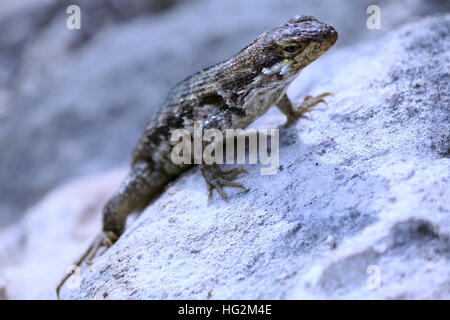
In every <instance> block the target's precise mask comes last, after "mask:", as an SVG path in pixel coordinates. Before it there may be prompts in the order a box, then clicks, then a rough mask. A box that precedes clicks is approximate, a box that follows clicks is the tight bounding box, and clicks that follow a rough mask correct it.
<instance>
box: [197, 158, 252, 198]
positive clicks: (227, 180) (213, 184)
mask: <svg viewBox="0 0 450 320" xmlns="http://www.w3.org/2000/svg"><path fill="white" fill-rule="evenodd" d="M200 170H201V172H202V175H203V177H204V178H205V181H206V184H207V185H208V202H209V201H210V200H211V197H212V191H213V189H216V190H217V192H218V193H219V194H220V195H221V196H222V198H223V199H225V201H227V202H228V197H227V195H226V194H225V192H224V191H223V190H222V187H225V186H227V187H236V188H241V189H244V190H245V191H248V189H247V188H246V187H244V186H243V185H242V184H240V183H239V182H234V181H233V180H234V179H236V178H237V176H238V175H240V174H241V173H247V171H246V170H244V169H238V168H234V169H231V170H228V171H222V170H221V169H220V167H219V165H217V164H211V165H206V164H202V165H200Z"/></svg>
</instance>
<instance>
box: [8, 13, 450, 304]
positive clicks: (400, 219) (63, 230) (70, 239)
mask: <svg viewBox="0 0 450 320" xmlns="http://www.w3.org/2000/svg"><path fill="white" fill-rule="evenodd" d="M449 37H450V15H442V16H437V17H430V18H425V19H422V20H418V21H415V22H413V23H410V24H408V25H405V26H403V27H401V28H400V29H398V30H396V31H395V32H392V33H390V34H389V35H387V36H386V37H383V38H382V39H380V40H377V41H373V42H371V43H363V44H358V45H354V46H351V47H342V48H340V49H333V50H331V51H330V52H328V53H327V54H325V55H324V56H323V57H321V58H320V59H319V60H317V61H316V62H314V64H312V65H311V66H309V67H308V68H307V69H306V70H305V71H304V72H303V73H302V74H301V75H300V77H299V78H298V79H297V81H296V82H295V83H294V84H293V85H292V87H291V88H290V89H289V91H288V94H289V95H290V97H291V98H292V99H293V100H295V101H298V102H300V101H301V100H302V99H303V97H304V96H305V95H306V94H314V95H315V94H320V93H322V92H333V93H334V94H335V97H334V98H332V99H329V105H328V107H317V108H315V109H314V110H313V111H312V113H310V114H309V115H308V117H307V118H302V119H300V120H299V121H297V122H296V123H295V124H293V125H291V127H290V128H284V127H282V126H281V124H282V123H283V122H284V117H283V116H282V115H281V114H280V113H279V112H278V110H275V109H273V110H271V111H269V113H268V114H266V115H265V116H264V117H263V118H261V119H260V120H258V121H257V122H256V123H255V124H254V127H255V128H272V127H276V126H280V172H279V173H278V174H276V175H274V176H262V175H260V174H259V172H260V171H259V169H260V166H259V165H246V166H243V167H244V168H245V169H247V170H248V172H249V174H248V175H247V176H244V177H242V178H240V179H239V181H240V182H242V183H244V184H245V185H246V186H247V187H249V188H250V191H249V192H247V193H245V192H241V191H239V190H233V189H227V190H226V191H227V192H228V195H229V196H230V198H231V201H230V203H226V202H224V201H222V200H221V199H220V198H219V196H218V195H217V194H215V196H214V197H213V199H212V201H211V203H210V204H209V205H208V204H207V193H206V186H205V184H204V182H203V178H202V177H201V174H200V172H199V170H198V169H193V170H191V171H189V172H187V173H186V174H184V175H183V176H181V177H180V178H179V179H178V180H177V181H175V182H174V183H172V184H171V185H170V186H169V187H168V188H167V190H166V191H165V192H164V193H163V194H162V195H161V196H160V197H159V198H158V199H157V200H156V201H155V202H154V203H153V204H152V205H151V206H149V208H148V209H147V210H145V211H144V212H143V213H142V215H141V216H140V217H138V218H137V219H136V220H135V221H129V224H128V225H129V226H128V228H127V231H126V232H125V233H124V235H123V236H122V237H121V238H120V239H119V241H118V242H117V243H116V244H115V245H114V246H113V247H112V248H111V249H110V250H108V251H107V252H106V253H105V254H104V255H102V256H101V257H99V258H97V259H96V260H95V263H94V265H92V266H90V267H84V268H82V270H81V276H82V282H81V287H80V288H78V289H70V288H69V286H66V287H65V288H64V289H63V291H62V297H63V298H66V299H105V296H106V298H107V299H206V298H208V297H210V298H211V299H227V298H234V299H245V298H247V299H261V298H266V299H279V298H292V299H299V298H302V299H305V298H306V299H310V298H327V299H343V298H360V299H365V298H369V299H371V298H407V299H423V298H425V299H426V298H438V299H449V298H450V216H449V214H450V212H449V211H450V200H449V199H450V188H449V178H450V177H449V175H450V174H449V173H450V159H449V157H450V119H449V115H450V110H449V102H450V101H449V92H448V87H449V73H448V70H449V69H450V68H449V67H450V41H449ZM123 174H124V172H123V171H118V172H114V173H111V174H108V175H106V176H95V177H91V178H86V179H83V180H81V181H77V182H74V183H73V184H70V185H67V186H65V187H63V188H60V189H57V190H55V191H53V192H52V193H50V194H49V195H47V196H46V197H45V198H44V199H43V200H42V201H41V202H40V203H39V204H38V205H36V206H35V207H33V208H32V209H30V211H29V212H28V213H27V215H26V216H25V218H24V220H23V221H22V222H20V223H18V224H16V225H13V226H12V227H10V228H9V229H6V230H3V231H2V232H0V268H1V269H0V270H1V271H0V297H1V296H3V297H5V296H6V297H8V298H12V299H15V298H52V297H55V295H54V287H55V286H56V284H57V282H58V280H60V278H61V277H62V276H63V274H64V272H65V271H66V269H67V266H68V265H69V264H70V263H71V262H72V261H73V260H74V258H76V257H77V256H78V255H79V254H80V253H81V252H82V251H83V250H84V249H85V248H86V246H87V244H88V242H89V240H90V239H89V238H92V237H93V236H94V235H95V234H96V233H97V231H98V230H99V228H100V227H99V221H100V216H99V213H100V208H101V205H102V204H103V203H104V201H105V200H106V198H107V197H108V196H109V194H110V193H112V192H113V191H114V189H115V187H116V186H117V184H118V183H119V182H120V179H121V178H122V176H123ZM377 276H379V280H380V281H379V282H378V283H377V281H376V280H377ZM377 284H379V288H376V287H377ZM71 287H73V286H71ZM373 287H375V288H373ZM371 288H373V289H371ZM105 293H106V295H105Z"/></svg>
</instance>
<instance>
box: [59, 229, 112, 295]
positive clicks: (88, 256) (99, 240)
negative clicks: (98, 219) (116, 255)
mask: <svg viewBox="0 0 450 320" xmlns="http://www.w3.org/2000/svg"><path fill="white" fill-rule="evenodd" d="M117 239H118V236H117V235H116V234H115V233H114V232H112V231H103V232H102V233H100V234H99V235H98V236H97V237H96V238H95V239H94V241H93V242H92V244H91V245H90V246H89V248H88V249H87V250H86V252H85V253H84V254H83V255H82V256H81V258H80V259H79V260H78V261H77V262H76V263H75V266H77V267H79V266H81V264H82V263H83V262H84V261H86V264H88V265H91V264H92V263H93V262H92V259H94V258H95V256H96V255H97V252H98V250H99V249H100V248H101V247H106V248H109V247H111V246H112V245H113V244H114V242H116V240H117ZM74 272H75V269H73V270H72V272H70V273H68V274H67V275H66V276H65V277H64V278H63V279H62V280H61V282H60V283H59V285H58V287H56V295H57V297H58V299H59V291H60V290H61V287H62V286H63V285H64V283H65V282H66V281H67V279H69V278H70V276H71V275H72V274H74Z"/></svg>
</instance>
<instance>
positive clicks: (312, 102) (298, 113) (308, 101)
mask: <svg viewBox="0 0 450 320" xmlns="http://www.w3.org/2000/svg"><path fill="white" fill-rule="evenodd" d="M328 96H333V94H332V93H329V92H326V93H322V94H320V95H318V96H316V97H313V96H306V97H305V99H304V100H303V102H302V103H301V104H300V106H299V108H298V109H297V110H293V111H292V112H291V113H290V114H289V115H288V117H287V121H286V126H287V127H289V125H290V124H291V121H292V119H294V118H299V117H302V116H303V115H304V114H305V113H307V112H309V111H311V109H312V108H313V107H314V106H316V105H318V104H319V103H324V104H325V105H328V104H327V102H326V101H325V99H324V98H325V97H328Z"/></svg>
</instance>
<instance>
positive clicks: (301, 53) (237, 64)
mask: <svg viewBox="0 0 450 320" xmlns="http://www.w3.org/2000/svg"><path fill="white" fill-rule="evenodd" d="M337 39H338V33H337V31H336V30H335V29H334V27H332V26H331V25H328V24H325V23H323V22H320V21H319V20H318V19H316V18H314V17H312V16H307V15H298V16H295V17H293V18H291V19H289V20H287V21H286V22H284V23H283V24H281V25H280V26H278V27H275V28H273V29H271V30H269V31H266V32H264V33H262V34H261V35H260V36H258V37H257V38H256V40H255V41H254V42H253V43H251V44H249V45H248V46H246V47H245V48H243V49H242V50H241V51H239V52H238V53H237V54H236V55H235V56H233V57H231V58H230V59H228V60H225V61H223V62H220V63H218V64H216V65H213V66H211V67H208V68H205V69H202V70H200V71H198V72H197V73H195V74H193V75H191V76H189V77H187V78H186V79H184V80H183V81H181V82H179V83H178V84H177V85H175V86H174V87H173V88H172V89H171V90H170V91H169V93H168V95H167V98H166V100H165V102H164V103H163V104H162V105H161V107H160V108H159V109H158V111H157V112H156V115H155V116H154V117H153V119H152V120H151V121H150V122H149V124H148V125H147V127H146V129H145V131H144V133H143V135H142V137H141V139H140V140H139V142H138V143H137V145H136V147H135V149H134V151H133V157H132V163H131V168H130V170H129V173H128V174H127V176H126V177H125V179H124V181H123V182H122V184H121V185H120V187H119V189H118V190H117V191H116V192H115V193H114V194H113V196H112V197H111V198H110V200H109V201H107V203H106V204H105V206H104V207H103V212H102V216H103V230H102V232H101V233H100V234H99V235H98V236H97V237H96V238H95V239H94V241H93V242H92V244H91V245H90V246H89V248H88V249H87V251H86V252H85V253H84V254H83V255H82V257H81V258H80V259H79V260H78V261H77V262H76V266H80V265H81V264H82V263H83V262H84V261H86V263H87V264H91V263H92V260H93V259H94V258H95V256H96V255H97V252H98V250H99V249H100V248H102V247H106V248H109V247H111V246H112V245H113V244H114V243H115V242H116V241H117V239H118V238H119V237H120V235H121V234H122V233H123V232H124V229H125V223H126V219H127V217H128V215H129V214H131V213H132V212H139V211H142V210H143V209H145V208H146V207H147V206H148V205H149V204H150V202H151V201H153V200H154V199H155V198H156V197H157V195H159V194H160V193H161V192H162V191H163V190H164V188H165V187H166V186H167V185H168V184H169V183H170V182H171V181H173V180H174V179H175V178H176V177H178V176H179V175H180V174H181V173H183V172H184V171H186V170H187V169H189V168H190V167H191V166H192V165H191V164H181V165H180V164H178V165H176V164H174V163H173V161H171V156H170V155H171V149H172V147H173V144H174V143H173V142H171V141H170V136H171V133H172V132H173V130H175V129H179V128H183V129H186V130H188V131H189V132H190V133H192V132H193V123H194V121H203V129H204V130H206V129H208V128H215V129H218V130H220V131H222V132H225V130H226V129H240V128H246V127H248V126H249V125H250V124H251V123H252V122H253V121H254V120H256V119H257V118H259V117H260V116H262V115H263V114H264V113H265V112H266V111H267V110H268V109H269V108H270V107H272V106H274V105H276V106H277V107H278V108H279V109H280V110H281V112H283V113H284V114H285V115H286V117H287V122H286V125H287V126H288V125H289V124H290V123H291V121H292V119H294V118H298V117H301V116H302V115H303V114H305V113H306V112H308V111H309V110H310V109H311V108H312V107H313V106H315V105H317V104H319V103H326V101H325V100H324V98H325V97H326V96H329V95H331V94H330V93H324V94H321V95H318V96H316V97H312V96H307V97H306V98H305V99H304V101H303V103H301V104H300V106H299V107H297V108H295V107H294V106H293V103H292V102H291V100H290V99H289V97H288V96H287V94H286V91H287V88H288V87H289V85H290V84H291V83H292V81H293V80H294V79H295V78H296V77H297V76H298V75H299V73H300V72H301V70H302V69H303V68H305V67H306V66H307V65H309V64H310V63H311V62H313V61H314V60H316V59H317V58H319V57H320V56H321V55H322V54H323V53H324V52H326V51H327V50H328V49H329V48H330V47H332V46H333V45H334V44H335V43H336V41H337ZM203 147H204V146H203ZM199 166H200V170H201V173H202V175H203V177H204V179H205V181H206V184H207V187H208V201H209V199H210V198H211V195H212V191H213V189H216V191H217V192H218V193H219V194H220V195H221V196H222V198H224V199H225V200H226V201H228V197H227V195H226V194H225V192H224V191H223V187H225V186H228V187H238V188H242V189H244V190H247V188H246V187H244V186H243V185H242V184H240V183H238V182H236V181H234V180H235V179H236V178H237V177H238V176H239V175H240V174H241V173H246V171H245V170H242V169H237V168H234V169H231V170H228V171H222V170H221V169H220V167H219V165H217V164H210V165H206V164H199ZM72 273H73V272H72ZM72 273H68V274H67V275H66V277H64V278H63V280H62V281H61V282H60V283H59V285H58V287H57V289H56V293H57V296H58V298H59V292H60V289H61V287H62V286H63V284H64V282H65V281H66V280H67V279H68V278H69V277H70V276H71V274H72Z"/></svg>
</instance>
